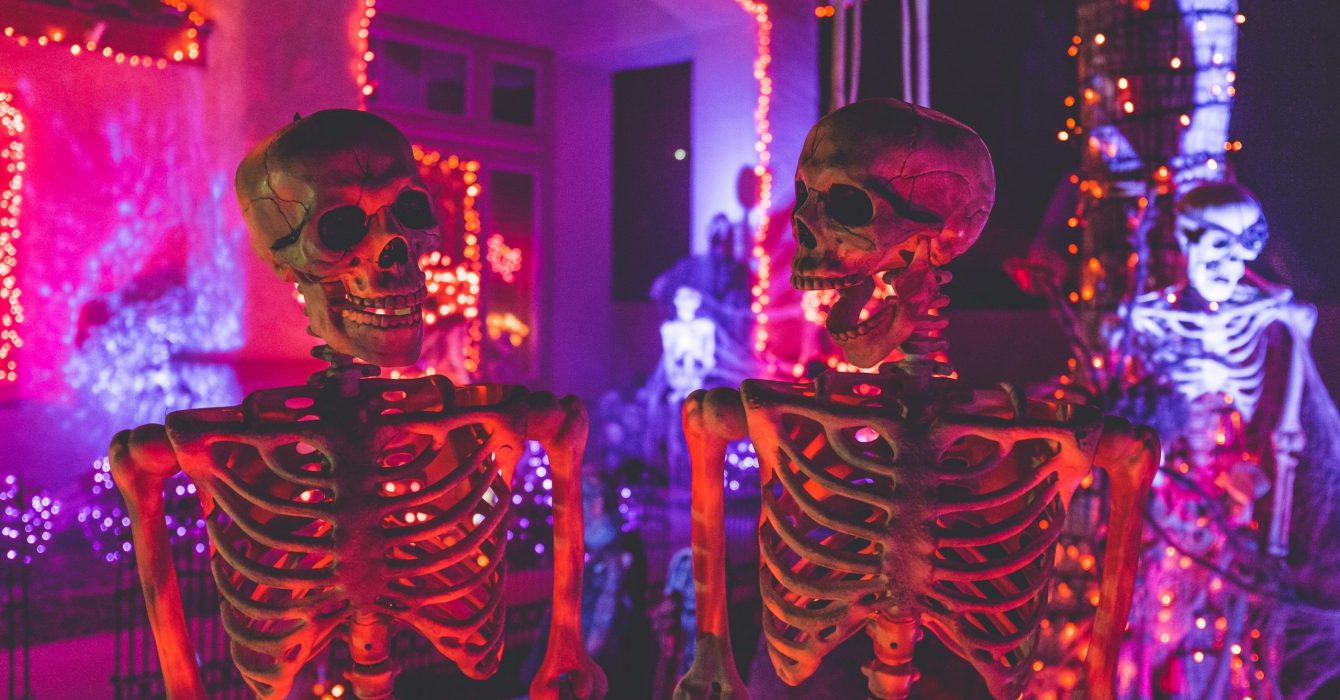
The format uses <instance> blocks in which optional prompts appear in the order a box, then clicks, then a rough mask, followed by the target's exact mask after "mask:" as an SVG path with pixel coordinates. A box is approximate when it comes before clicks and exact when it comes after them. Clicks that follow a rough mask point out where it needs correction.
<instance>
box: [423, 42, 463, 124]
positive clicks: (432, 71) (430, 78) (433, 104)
mask: <svg viewBox="0 0 1340 700" xmlns="http://www.w3.org/2000/svg"><path fill="white" fill-rule="evenodd" d="M424 53H425V54H426V56H425V58H426V63H427V65H426V66H425V70H424V77H425V78H427V87H428V109H431V110H433V111H434V112H447V113H449V114H465V74H466V62H465V56H463V55H461V54H458V53H449V52H446V51H435V50H433V49H427V50H425V51H424Z"/></svg>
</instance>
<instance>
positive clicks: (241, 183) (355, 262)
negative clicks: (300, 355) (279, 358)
mask: <svg viewBox="0 0 1340 700" xmlns="http://www.w3.org/2000/svg"><path fill="white" fill-rule="evenodd" d="M234 187H235V189H236V192H237V199H238V202H239V203H240V204H241V206H242V211H243V215H244V216H245V218H246V222H247V229H248V231H249V234H250V239H251V245H252V247H253V248H254V249H255V251H256V253H257V254H258V255H260V256H261V258H262V259H264V260H265V261H266V262H267V263H269V264H270V265H271V266H272V267H273V268H274V270H275V272H276V273H277V274H278V275H279V276H280V278H281V279H284V280H286V281H289V282H294V283H296V284H297V285H298V290H299V291H300V292H301V293H302V295H303V297H304V298H305V300H306V313H307V319H308V332H309V333H311V334H312V335H315V336H318V337H320V338H321V339H322V340H324V341H326V343H328V344H329V345H330V347H331V348H332V349H334V350H335V351H337V352H341V353H344V354H347V355H353V356H355V357H358V358H361V359H363V360H366V361H368V362H371V363H373V364H378V365H389V366H401V365H408V364H412V363H413V362H414V361H416V360H417V359H418V357H419V349H420V345H421V343H422V339H423V314H422V309H421V306H420V304H421V302H422V301H423V299H424V296H425V290H424V277H423V272H422V271H421V270H420V269H419V265H418V261H419V257H420V255H421V254H422V253H423V252H424V251H425V250H427V249H429V248H430V247H431V246H432V245H433V244H434V243H435V242H436V240H437V238H438V232H437V219H436V217H435V215H434V212H433V205H432V201H431V198H430V197H429V196H428V191H427V188H425V187H424V184H423V181H422V180H420V178H419V175H418V166H417V164H416V163H415V161H414V156H413V153H412V151H411V148H410V145H409V142H408V141H407V140H406V139H405V137H404V135H403V134H401V133H400V131H399V130H397V129H396V128H395V127H394V126H392V125H391V124H390V123H389V122H387V121H386V120H384V119H381V118H379V117H375V116H373V115H371V114H368V113H366V112H358V111H353V110H343V109H332V110H325V111H321V112H316V113H315V114H311V115H309V116H307V117H306V118H301V119H295V121H294V122H293V123H291V124H288V125H286V126H284V127H283V128H281V129H279V130H278V131H276V132H275V133H274V134H271V135H270V137H269V138H267V139H265V140H264V141H262V142H261V143H260V144H259V145H257V146H256V148H254V149H253V150H252V151H251V153H249V154H248V155H247V157H246V158H245V159H243V161H242V164H241V165H239V166H238V168H237V176H236V179H235V181H234Z"/></svg>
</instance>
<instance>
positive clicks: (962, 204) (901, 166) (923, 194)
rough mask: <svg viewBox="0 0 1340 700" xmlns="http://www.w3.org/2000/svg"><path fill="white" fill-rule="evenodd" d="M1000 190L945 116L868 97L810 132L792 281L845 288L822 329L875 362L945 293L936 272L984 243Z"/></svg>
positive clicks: (986, 164)
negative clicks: (981, 240)
mask: <svg viewBox="0 0 1340 700" xmlns="http://www.w3.org/2000/svg"><path fill="white" fill-rule="evenodd" d="M995 185H996V177H995V171H994V169H993V168H992V165H991V156H990V154H989V153H988V151H987V149H986V145H985V144H984V143H982V140H981V138H980V137H978V135H977V134H976V132H974V131H973V130H972V129H970V128H968V127H966V126H964V125H963V124H960V123H959V122H957V121H955V120H953V119H951V118H949V117H947V116H945V115H943V114H940V113H939V112H935V111H932V110H929V109H925V108H922V107H916V106H913V105H909V104H907V103H905V102H901V101H899V100H893V99H880V100H864V101H861V102H856V103H853V104H850V105H848V106H846V107H843V108H841V109H839V110H837V111H834V112H833V113H831V114H829V115H828V116H826V117H824V118H823V119H821V120H820V121H819V122H818V123H817V124H815V125H814V128H813V129H811V130H810V133H809V136H808V137H806V140H805V146H804V149H803V151H802V153H801V157H800V163H799V165H798V166H797V168H796V204H795V210H794V212H793V214H792V224H793V227H794V229H795V232H796V237H797V243H798V245H797V251H796V256H795V258H794V260H793V262H792V269H791V284H792V286H794V287H796V288H797V289H801V290H811V289H835V290H838V300H837V301H836V302H835V303H834V304H833V306H832V308H831V310H830V312H829V314H828V320H827V322H826V329H827V331H828V334H829V336H830V337H832V338H833V340H834V342H836V343H837V345H838V346H839V347H840V348H841V349H842V351H843V352H844V353H845V355H846V357H847V360H848V361H849V362H852V363H853V364H856V365H859V366H862V367H870V366H874V365H876V364H878V363H879V362H881V361H883V360H884V359H886V358H887V357H888V356H889V354H890V353H891V352H893V350H895V349H896V348H897V347H898V346H899V345H901V344H902V343H903V341H905V340H907V339H908V338H909V337H910V336H911V334H912V332H913V330H914V323H915V322H916V321H917V320H918V319H920V318H922V317H924V315H925V314H926V313H927V311H928V308H927V307H928V305H929V304H930V302H931V301H932V300H933V299H935V297H936V296H937V291H938V290H937V286H936V285H937V284H938V282H937V279H939V278H940V277H939V276H937V275H936V274H934V268H938V267H940V266H943V265H944V264H946V263H948V262H949V261H950V260H951V259H953V258H954V257H956V256H958V255H959V254H961V253H962V252H963V251H965V250H967V248H968V247H969V246H971V245H972V244H973V242H974V241H976V240H977V236H978V235H979V234H980V233H981V231H982V227H983V226H984V225H985V224H986V219H987V216H988V215H989V214H990V212H991V205H992V204H993V202H994V199H995ZM880 287H883V293H881V294H876V291H877V290H878V289H879V288H880Z"/></svg>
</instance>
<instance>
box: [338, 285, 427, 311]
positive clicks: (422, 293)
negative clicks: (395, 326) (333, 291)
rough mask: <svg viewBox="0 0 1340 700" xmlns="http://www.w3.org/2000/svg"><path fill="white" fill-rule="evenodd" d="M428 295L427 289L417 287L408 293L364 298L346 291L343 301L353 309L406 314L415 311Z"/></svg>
mask: <svg viewBox="0 0 1340 700" xmlns="http://www.w3.org/2000/svg"><path fill="white" fill-rule="evenodd" d="M427 297H428V290H427V289H426V288H424V287H419V288H418V289H417V290H415V291H413V292H410V293H409V294H388V295H386V296H381V297H373V298H365V297H358V296H354V295H352V294H348V293H346V294H345V295H344V301H345V303H346V304H347V305H348V306H350V307H353V309H354V310H355V311H359V312H363V313H369V314H377V315H380V316H391V315H394V316H407V315H409V314H411V313H413V312H414V311H415V308H416V307H418V306H419V305H420V304H421V303H423V300H424V299H426V298H427Z"/></svg>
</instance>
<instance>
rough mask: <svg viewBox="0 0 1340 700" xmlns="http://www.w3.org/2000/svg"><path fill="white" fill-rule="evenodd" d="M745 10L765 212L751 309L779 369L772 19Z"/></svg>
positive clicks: (746, 4)
mask: <svg viewBox="0 0 1340 700" xmlns="http://www.w3.org/2000/svg"><path fill="white" fill-rule="evenodd" d="M735 2H736V4H738V5H739V6H740V7H741V8H742V9H744V11H745V12H748V13H749V14H750V15H752V16H753V17H754V21H755V23H756V26H755V29H754V31H755V54H754V80H756V81H758V102H757V105H756V106H755V108H754V133H755V135H756V136H757V140H756V141H755V142H754V150H755V151H757V152H758V164H757V165H755V166H754V175H755V176H757V177H758V206H757V210H758V211H759V212H760V213H761V214H762V215H761V216H759V217H758V226H757V227H756V228H755V229H754V241H753V248H752V253H753V256H754V260H755V262H756V265H757V269H756V273H755V279H754V285H753V287H752V288H751V289H750V295H751V297H752V302H751V303H750V306H749V308H750V310H751V311H752V312H753V313H754V352H755V353H757V354H759V355H760V356H762V357H763V359H764V361H765V363H766V364H767V365H768V368H769V369H770V370H773V371H775V370H776V364H777V363H776V359H775V358H773V357H771V356H770V355H768V354H767V349H768V302H769V301H770V299H769V296H768V294H769V291H768V290H769V289H770V288H771V284H772V258H771V256H769V255H768V250H767V243H768V212H769V211H771V209H772V152H771V150H770V148H771V144H772V124H771V122H770V121H769V118H768V115H769V114H770V113H771V109H772V70H771V69H772V20H771V19H769V18H768V5H767V3H765V2H760V1H757V0H735Z"/></svg>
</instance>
